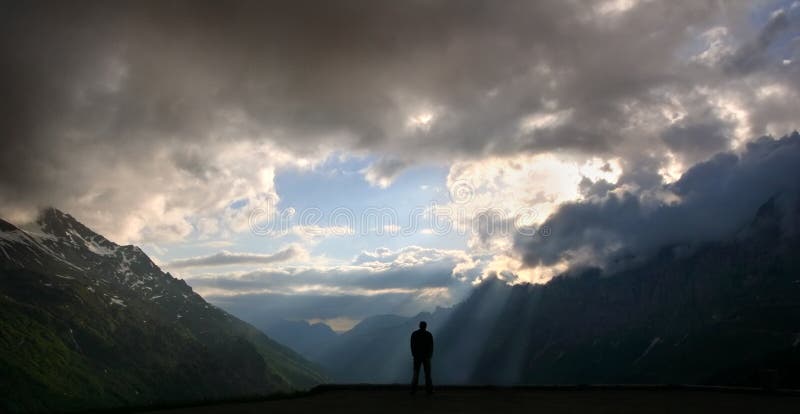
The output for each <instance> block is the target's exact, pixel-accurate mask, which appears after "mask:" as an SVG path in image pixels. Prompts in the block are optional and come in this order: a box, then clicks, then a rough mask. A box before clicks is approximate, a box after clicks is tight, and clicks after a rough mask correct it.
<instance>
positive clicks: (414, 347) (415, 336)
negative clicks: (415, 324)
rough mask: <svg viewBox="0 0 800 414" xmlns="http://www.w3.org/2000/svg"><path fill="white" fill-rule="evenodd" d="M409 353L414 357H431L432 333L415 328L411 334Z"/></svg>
mask: <svg viewBox="0 0 800 414" xmlns="http://www.w3.org/2000/svg"><path fill="white" fill-rule="evenodd" d="M411 355H413V356H414V358H431V357H432V356H433V335H431V333H430V332H428V331H427V330H424V329H417V330H416V331H414V333H412V334H411Z"/></svg>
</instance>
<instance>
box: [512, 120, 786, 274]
mask: <svg viewBox="0 0 800 414" xmlns="http://www.w3.org/2000/svg"><path fill="white" fill-rule="evenodd" d="M798 165H800V134H798V133H797V132H795V133H794V134H792V135H791V136H786V137H784V138H781V139H778V140H775V139H772V138H768V137H765V138H761V139H759V140H757V141H754V142H752V143H750V144H748V145H747V147H746V149H745V150H744V152H743V153H741V154H740V155H736V154H733V153H720V154H717V155H716V156H714V157H712V158H711V159H709V160H708V161H705V162H702V163H699V164H697V165H695V166H694V167H692V168H691V169H689V170H688V171H687V172H686V173H685V174H683V176H682V177H681V178H680V179H679V180H678V181H676V182H674V183H672V184H667V185H662V186H661V187H660V188H656V189H653V190H652V191H647V192H641V193H637V194H634V193H630V192H627V191H621V192H619V193H609V194H608V195H607V196H606V197H604V198H596V197H595V198H590V199H587V201H585V202H577V203H571V204H565V205H563V206H562V207H561V208H560V209H559V210H558V211H557V212H556V213H554V214H553V215H552V216H551V217H550V218H548V220H547V221H546V222H545V223H544V225H546V226H547V228H548V229H549V230H550V231H551V233H550V234H549V235H548V237H543V236H541V235H537V236H534V237H521V236H518V237H517V238H516V240H515V250H516V252H517V253H519V254H520V256H521V257H522V258H523V261H524V262H525V264H527V265H528V266H538V265H552V264H554V263H557V262H559V261H560V260H562V259H567V260H570V261H571V262H572V263H573V264H581V263H587V262H588V264H599V265H604V264H607V263H608V260H609V259H613V258H619V257H625V256H633V257H642V256H646V255H647V254H650V253H652V252H653V251H655V250H656V249H658V248H660V247H662V246H667V245H670V244H675V243H698V242H706V241H713V240H720V239H722V238H725V237H730V236H731V235H733V233H734V232H736V231H738V230H739V229H741V228H742V227H743V226H744V225H745V224H746V223H747V222H748V221H749V220H751V219H752V218H753V216H754V214H755V212H756V210H757V209H758V207H759V206H760V205H762V204H763V203H764V202H766V201H767V200H768V199H769V198H770V197H772V196H774V195H776V194H779V193H781V192H796V191H798V190H800V175H798V174H797V166H798Z"/></svg>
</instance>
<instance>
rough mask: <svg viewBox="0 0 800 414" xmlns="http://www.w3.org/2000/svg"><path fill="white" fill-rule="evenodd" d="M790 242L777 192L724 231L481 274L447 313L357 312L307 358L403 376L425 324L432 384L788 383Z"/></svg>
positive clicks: (393, 378)
mask: <svg viewBox="0 0 800 414" xmlns="http://www.w3.org/2000/svg"><path fill="white" fill-rule="evenodd" d="M798 251H800V199H799V198H798V193H796V192H783V193H779V194H775V195H774V196H772V197H770V198H768V199H767V200H765V202H763V203H762V205H761V206H760V207H759V208H758V210H757V212H756V214H755V215H754V216H752V217H750V219H749V221H748V223H747V224H745V225H744V226H742V227H740V228H739V230H738V231H737V232H736V233H735V234H734V235H733V236H731V237H729V238H726V239H725V240H720V241H714V242H706V243H703V244H700V245H697V244H692V245H688V244H673V245H666V246H663V247H662V248H661V249H660V250H659V251H658V252H657V254H656V255H654V256H653V257H652V258H650V259H648V260H647V261H645V262H643V263H641V264H639V265H637V266H635V267H632V268H628V269H626V270H623V271H620V272H616V273H608V272H604V271H602V270H600V269H584V270H578V271H574V272H568V273H565V274H563V275H561V276H559V277H557V278H555V279H553V280H552V281H550V282H549V283H547V284H544V285H530V284H518V285H515V286H510V285H507V284H506V282H504V281H501V280H498V279H489V280H486V281H484V282H483V283H482V284H481V285H479V286H478V287H477V288H476V289H475V290H474V292H473V293H472V294H471V296H470V297H469V298H468V299H467V300H465V301H464V302H462V303H460V304H458V305H457V306H455V307H454V308H452V309H440V310H437V311H436V312H434V313H433V314H420V315H417V316H415V317H412V318H407V317H400V316H392V315H386V316H379V317H374V318H368V319H366V320H364V321H363V322H362V323H360V324H359V325H356V326H355V327H354V328H353V329H352V330H351V331H348V332H346V333H344V334H342V335H341V337H340V338H339V339H338V341H335V342H334V344H333V345H331V346H330V347H328V348H327V349H326V350H325V351H324V352H321V353H317V354H316V355H310V357H311V358H312V359H313V360H315V361H317V362H318V363H319V364H320V365H322V366H324V367H325V368H326V369H327V370H328V372H329V373H330V374H331V375H332V377H333V379H334V380H337V381H344V382H406V381H408V378H409V375H410V368H411V363H410V357H409V350H408V336H409V335H410V333H411V332H412V331H413V330H414V329H415V328H416V324H417V322H418V321H419V320H426V321H428V325H429V329H430V330H431V331H432V333H433V335H434V338H435V343H436V346H435V352H434V358H433V372H434V379H435V381H437V382H438V383H456V384H584V383H688V384H713V385H747V386H759V385H760V384H761V381H763V377H764V375H765V372H766V373H777V381H779V384H780V386H782V387H797V386H800V347H799V346H798V345H800V331H798V326H800V276H798V275H800V257H798V255H797V252H798ZM295 341H297V339H296V338H295ZM295 343H296V342H295ZM769 375H774V374H769Z"/></svg>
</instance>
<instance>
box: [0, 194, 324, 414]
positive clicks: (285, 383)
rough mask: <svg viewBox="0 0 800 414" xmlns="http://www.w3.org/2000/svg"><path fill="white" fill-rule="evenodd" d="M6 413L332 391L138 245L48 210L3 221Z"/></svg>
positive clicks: (0, 341)
mask: <svg viewBox="0 0 800 414" xmlns="http://www.w3.org/2000/svg"><path fill="white" fill-rule="evenodd" d="M0 253H2V254H0V380H2V381H0V401H2V404H1V405H0V408H2V409H3V410H9V411H12V412H14V411H38V410H58V411H64V410H78V409H89V408H108V407H119V406H129V405H145V404H155V403H164V402H170V401H172V402H188V401H198V400H214V399H222V398H233V397H243V396H253V395H266V394H269V393H272V392H277V391H289V390H294V389H302V388H307V387H310V386H312V385H314V384H317V383H320V382H322V381H324V380H325V377H324V376H322V375H321V374H320V373H319V372H318V370H317V369H316V368H315V367H314V366H313V365H312V364H311V363H309V362H308V361H306V360H304V359H303V358H302V357H300V356H299V355H298V354H296V353H295V352H294V351H292V350H290V349H288V348H286V347H285V346H282V345H280V344H278V343H276V342H274V341H273V340H271V339H270V338H268V337H266V336H265V335H264V334H263V333H261V332H259V331H258V330H256V329H255V328H253V327H252V326H250V325H248V324H246V323H244V322H242V321H241V320H239V319H237V318H236V317H234V316H232V315H231V314H229V313H227V312H225V311H223V310H221V309H219V308H217V307H215V306H213V305H211V304H209V303H207V302H206V301H205V300H203V298H202V297H200V296H199V295H197V294H196V293H195V292H194V291H193V290H192V289H191V288H190V287H189V286H188V285H187V284H186V283H185V282H184V281H182V280H180V279H176V278H174V277H173V276H172V275H170V274H169V273H164V272H163V271H162V270H161V269H159V267H158V266H156V265H155V264H154V263H153V262H152V261H151V260H150V259H149V258H148V256H147V255H145V254H144V253H143V252H142V251H141V250H140V249H139V248H138V247H136V246H131V245H127V246H120V245H117V244H115V243H113V242H111V241H109V240H107V239H106V238H104V237H103V236H101V235H99V234H97V233H94V232H93V231H92V230H90V229H88V228H87V227H85V226H84V225H82V224H81V223H79V222H78V221H77V220H75V219H74V218H73V217H72V216H70V215H68V214H65V213H62V212H61V211H59V210H56V209H52V208H50V209H46V210H43V211H42V212H41V213H40V215H39V217H38V219H37V220H36V221H35V222H34V223H31V224H30V225H27V226H25V228H24V229H21V228H18V227H16V226H15V225H13V224H11V223H8V222H6V221H3V220H0Z"/></svg>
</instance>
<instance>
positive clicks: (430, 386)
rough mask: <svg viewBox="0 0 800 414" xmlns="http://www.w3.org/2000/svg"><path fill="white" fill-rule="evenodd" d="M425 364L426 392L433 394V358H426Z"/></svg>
mask: <svg viewBox="0 0 800 414" xmlns="http://www.w3.org/2000/svg"><path fill="white" fill-rule="evenodd" d="M423 365H424V368H425V392H427V393H428V394H432V393H433V379H432V378H431V359H430V358H425V362H423ZM418 370H419V369H418ZM415 378H416V377H415Z"/></svg>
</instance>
